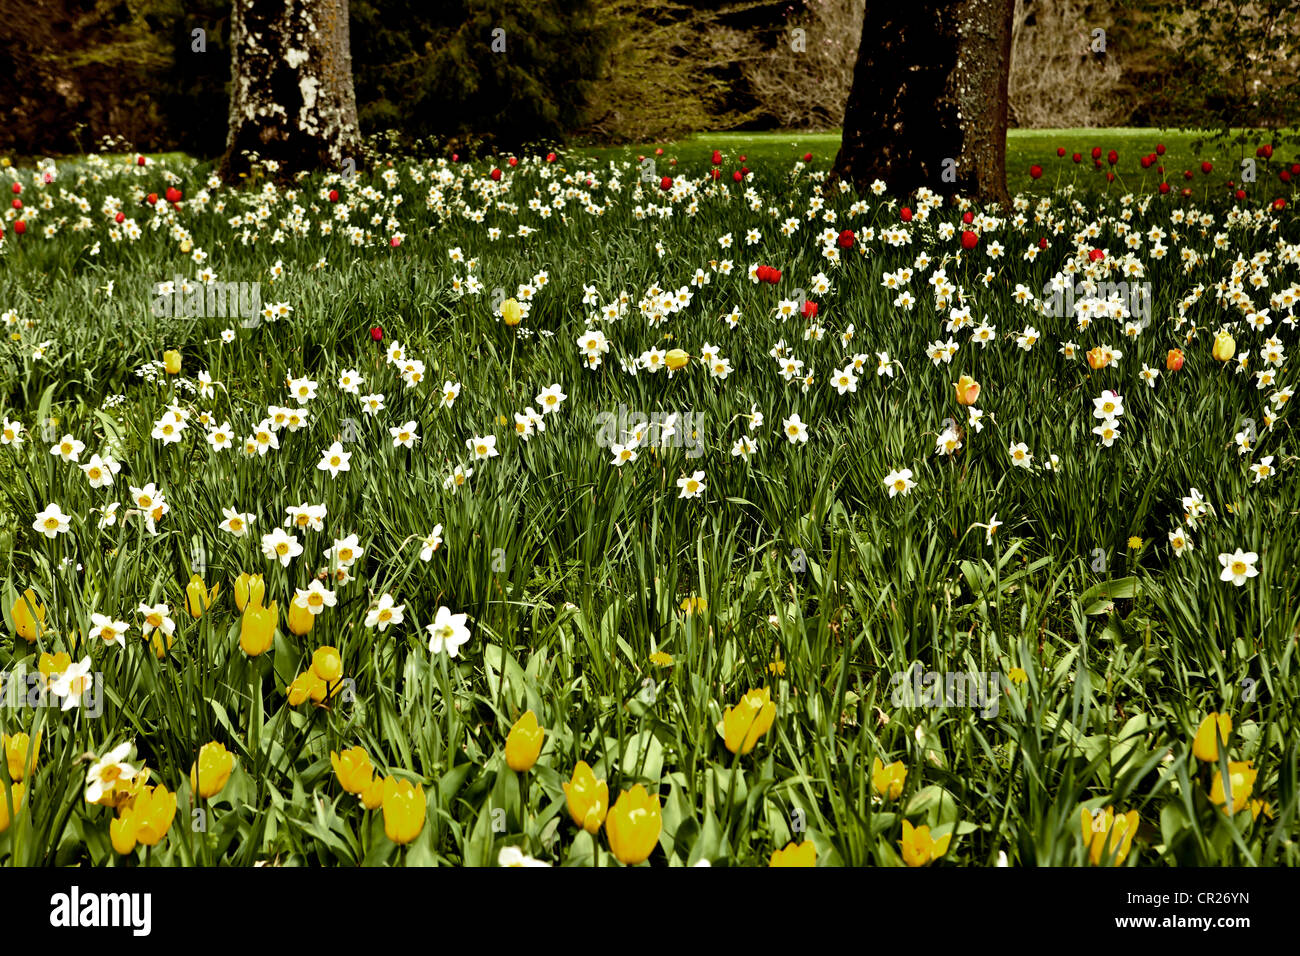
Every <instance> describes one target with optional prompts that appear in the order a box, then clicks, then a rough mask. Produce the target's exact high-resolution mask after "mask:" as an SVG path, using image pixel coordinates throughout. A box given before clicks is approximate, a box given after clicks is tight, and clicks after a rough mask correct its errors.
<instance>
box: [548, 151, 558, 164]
mask: <svg viewBox="0 0 1300 956" xmlns="http://www.w3.org/2000/svg"><path fill="white" fill-rule="evenodd" d="M555 158H556V157H555V154H554V153H547V154H546V161H547V162H548V163H553V162H555Z"/></svg>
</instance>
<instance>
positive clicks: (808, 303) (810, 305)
mask: <svg viewBox="0 0 1300 956" xmlns="http://www.w3.org/2000/svg"><path fill="white" fill-rule="evenodd" d="M803 317H804V318H805V319H815V318H816V317H817V303H816V302H814V301H813V300H812V299H805V300H804V303H803Z"/></svg>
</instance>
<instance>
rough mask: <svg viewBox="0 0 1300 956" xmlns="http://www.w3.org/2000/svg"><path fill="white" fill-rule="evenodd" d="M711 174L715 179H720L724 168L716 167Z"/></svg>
mask: <svg viewBox="0 0 1300 956" xmlns="http://www.w3.org/2000/svg"><path fill="white" fill-rule="evenodd" d="M710 175H712V176H713V178H714V179H718V178H720V177H721V176H722V170H720V169H715V170H713V171H712V173H710Z"/></svg>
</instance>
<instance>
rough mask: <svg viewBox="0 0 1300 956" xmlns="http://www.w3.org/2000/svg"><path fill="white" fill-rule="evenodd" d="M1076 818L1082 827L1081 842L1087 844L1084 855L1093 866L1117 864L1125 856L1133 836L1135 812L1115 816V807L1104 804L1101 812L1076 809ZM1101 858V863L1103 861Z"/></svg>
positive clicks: (1136, 814)
mask: <svg viewBox="0 0 1300 956" xmlns="http://www.w3.org/2000/svg"><path fill="white" fill-rule="evenodd" d="M1080 814H1081V815H1080V818H1079V822H1080V824H1081V825H1082V827H1083V843H1084V846H1086V847H1087V848H1088V856H1089V858H1090V859H1091V860H1092V865H1093V866H1103V865H1105V866H1119V865H1120V864H1122V863H1123V862H1124V860H1125V859H1127V857H1128V851H1129V849H1130V848H1131V847H1132V846H1133V837H1134V836H1136V835H1137V828H1138V812H1137V811H1136V810H1130V811H1129V812H1128V813H1125V814H1123V815H1121V816H1118V817H1117V816H1115V808H1114V807H1107V808H1106V810H1105V812H1104V813H1103V812H1101V811H1098V812H1097V813H1089V812H1088V811H1087V810H1086V809H1084V810H1081V811H1080ZM1103 860H1105V863H1104V864H1103V862H1102V861H1103Z"/></svg>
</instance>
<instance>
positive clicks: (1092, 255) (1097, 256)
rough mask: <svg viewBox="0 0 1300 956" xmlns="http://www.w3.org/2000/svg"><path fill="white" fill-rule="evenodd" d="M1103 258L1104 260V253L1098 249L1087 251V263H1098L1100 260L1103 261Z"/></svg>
mask: <svg viewBox="0 0 1300 956" xmlns="http://www.w3.org/2000/svg"><path fill="white" fill-rule="evenodd" d="M1105 258H1106V253H1104V252H1102V251H1101V250H1100V249H1089V250H1088V261H1089V262H1097V261H1099V260H1101V259H1105Z"/></svg>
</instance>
